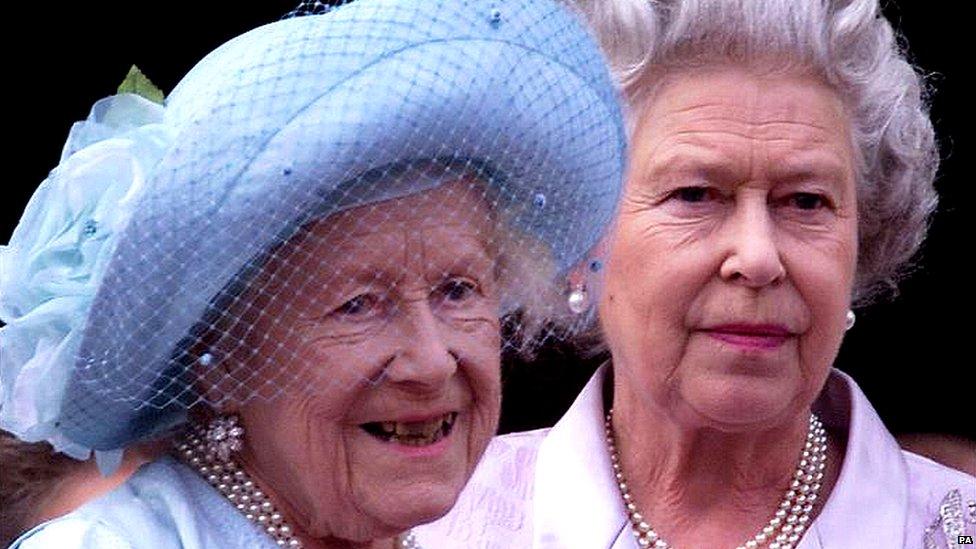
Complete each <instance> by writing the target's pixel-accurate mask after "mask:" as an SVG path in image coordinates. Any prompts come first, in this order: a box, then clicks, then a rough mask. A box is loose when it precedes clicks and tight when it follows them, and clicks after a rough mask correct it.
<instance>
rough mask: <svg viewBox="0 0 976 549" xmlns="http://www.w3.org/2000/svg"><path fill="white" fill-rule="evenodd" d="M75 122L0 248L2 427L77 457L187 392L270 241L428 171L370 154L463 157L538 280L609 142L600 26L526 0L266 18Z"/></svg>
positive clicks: (119, 443)
mask: <svg viewBox="0 0 976 549" xmlns="http://www.w3.org/2000/svg"><path fill="white" fill-rule="evenodd" d="M92 128H94V129H92ZM73 136H74V142H73V141H72V140H71V139H69V144H68V145H66V150H65V157H64V158H63V160H62V164H61V166H59V168H58V169H56V170H55V171H54V172H52V175H51V177H50V178H49V179H48V180H47V181H45V184H43V185H42V187H41V189H39V190H38V193H37V195H35V198H34V199H33V200H32V202H31V204H30V205H29V206H28V210H27V212H25V215H24V219H23V220H22V221H21V224H20V225H19V226H18V228H17V230H16V232H15V234H14V236H13V238H12V239H11V242H10V244H9V245H8V246H7V247H5V248H4V249H3V250H2V256H0V258H2V261H3V263H0V274H2V279H0V289H2V291H3V294H2V297H0V315H2V318H3V320H4V321H5V322H7V324H8V326H6V327H5V328H3V332H2V333H0V345H2V350H3V356H2V358H0V384H2V387H0V390H2V398H3V400H2V409H0V426H2V427H3V428H4V429H7V430H10V431H13V432H14V433H15V434H17V435H18V436H21V438H24V439H26V440H49V441H51V442H52V443H54V444H55V446H56V447H58V448H59V449H61V450H62V451H66V452H68V453H70V454H72V455H75V456H76V457H84V456H85V455H87V453H88V451H89V450H90V449H95V450H113V449H118V448H122V447H124V446H126V445H127V444H129V443H131V442H133V441H135V440H139V439H143V438H147V437H150V436H152V435H154V434H156V433H159V432H160V431H162V430H164V429H167V428H170V427H172V426H174V425H176V424H178V423H180V422H182V421H184V420H185V415H186V410H187V409H188V408H189V407H191V406H193V405H196V404H199V403H201V402H205V399H204V398H203V397H202V396H201V395H199V394H197V391H195V390H194V389H193V388H192V387H191V382H190V381H189V380H188V379H187V377H188V374H187V364H188V363H189V362H191V361H193V360H197V359H198V358H199V357H196V356H193V354H192V352H191V351H190V349H192V348H193V347H194V345H195V344H196V343H197V342H198V340H199V338H200V337H202V335H201V334H202V332H203V331H205V330H206V329H207V328H208V327H212V326H213V322H212V319H213V318H214V315H219V313H220V311H221V310H223V309H225V308H226V307H227V303H228V300H232V299H234V298H235V297H236V296H237V295H239V293H240V291H241V288H242V287H243V286H245V285H246V284H247V281H248V278H249V277H250V276H252V275H253V273H254V271H255V270H256V269H259V268H260V266H261V263H262V261H263V260H264V259H262V258H266V254H267V252H268V250H271V249H273V248H274V247H275V246H276V245H278V244H280V243H281V242H284V241H287V240H288V239H289V238H290V237H291V236H292V235H294V234H295V233H296V231H298V230H299V228H300V227H302V226H303V225H305V224H307V223H308V222H309V221H310V220H314V219H320V218H323V217H326V216H328V215H331V214H334V213H336V212H339V211H342V210H348V209H350V208H355V207H357V206H362V205H365V204H371V203H376V202H380V201H384V200H388V199H392V198H397V197H402V196H405V195H410V194H413V193H420V192H423V191H424V190H427V189H430V188H432V187H433V186H435V185H438V184H440V182H441V181H443V179H444V178H442V177H430V178H425V177H415V178H407V179H404V178H384V177H383V174H385V173H394V172H396V171H397V170H401V171H402V168H403V167H404V166H409V165H411V164H418V163H419V164H421V165H423V164H425V163H426V164H430V163H435V164H438V165H442V166H445V167H446V169H447V170H448V171H450V170H451V169H456V168H458V167H460V168H459V169H466V170H469V171H475V172H477V173H478V174H481V175H482V176H483V178H484V179H485V180H486V181H488V182H489V186H490V187H491V188H490V193H489V194H490V197H491V202H492V205H493V207H494V208H495V209H496V210H497V211H498V212H499V217H500V218H502V219H504V220H506V221H507V222H508V223H509V224H510V225H511V227H512V228H513V230H515V231H517V232H518V233H519V234H523V235H526V237H527V238H528V239H531V240H532V241H534V242H538V243H542V244H543V245H544V246H543V247H544V249H545V253H546V254H548V256H549V257H548V258H547V260H548V261H549V263H550V264H551V265H552V266H553V274H554V276H553V277H552V278H553V280H552V283H553V284H554V285H559V284H564V283H565V282H564V279H563V276H564V275H565V273H566V271H567V270H569V269H570V268H572V266H574V265H575V264H577V263H578V262H580V261H581V260H582V259H583V258H584V257H585V256H586V254H587V253H588V252H589V251H590V250H591V249H592V248H593V246H594V245H595V244H596V243H597V241H598V240H599V238H600V237H601V235H602V233H603V231H604V230H605V229H606V227H607V225H608V224H609V222H610V220H611V218H612V216H613V214H614V212H615V207H616V203H617V199H618V195H619V191H620V186H621V178H622V172H623V167H624V157H625V151H624V143H625V134H624V129H623V124H622V121H621V115H620V110H619V107H618V103H617V97H616V93H615V88H614V86H613V84H612V82H611V79H610V76H609V74H608V71H607V68H606V67H605V65H604V62H603V60H602V58H601V55H600V53H599V50H598V47H597V45H596V44H595V42H594V41H593V40H592V39H591V38H590V36H589V35H588V33H587V31H586V30H585V29H584V27H583V26H582V25H581V23H580V22H579V21H578V19H577V17H576V16H575V15H574V14H573V13H571V12H570V11H568V10H566V9H565V8H564V7H562V6H560V5H557V4H555V3H553V2H550V1H548V0H513V1H481V0H436V1H435V0H431V1H423V2H418V1H415V0H358V1H356V2H352V3H350V4H347V5H343V6H341V7H339V8H336V9H334V10H331V11H330V12H329V13H326V14H323V15H314V16H307V17H298V18H293V19H286V20H283V21H279V22H276V23H272V24H269V25H266V26H263V27H260V28H257V29H255V30H253V31H250V32H248V33H246V34H244V35H241V36H239V37H237V38H235V39H233V40H231V41H230V42H228V43H226V44H224V45H223V46H221V47H219V48H217V49H216V50H215V51H214V52H212V53H211V54H209V55H208V56H207V57H206V58H204V59H203V60H202V61H201V62H200V63H199V64H198V65H197V66H196V67H195V68H194V69H192V70H191V71H190V73H189V74H187V76H186V77H185V78H184V79H183V80H182V81H181V82H180V84H179V85H178V86H177V87H176V89H175V90H174V91H173V92H172V94H171V95H170V97H169V98H168V99H167V101H166V104H165V107H157V106H154V105H151V104H149V103H148V102H146V101H143V100H141V99H139V98H137V97H134V96H117V97H114V98H111V99H110V100H106V101H103V102H102V103H100V104H99V105H97V106H96V109H95V110H93V114H92V118H90V120H89V123H88V125H87V126H86V127H82V126H79V127H77V128H76V131H74V132H73ZM107 174H108V175H107ZM79 181H80V182H79ZM404 181H408V183H409V184H404ZM76 195H77V196H76ZM59 277H60V278H59ZM510 301H511V300H510ZM519 305H520V304H519V303H518V302H517V301H511V302H510V303H508V306H509V308H513V307H515V308H517V307H518V306H519ZM503 312H506V311H503ZM208 319H211V320H208ZM208 360H209V357H208Z"/></svg>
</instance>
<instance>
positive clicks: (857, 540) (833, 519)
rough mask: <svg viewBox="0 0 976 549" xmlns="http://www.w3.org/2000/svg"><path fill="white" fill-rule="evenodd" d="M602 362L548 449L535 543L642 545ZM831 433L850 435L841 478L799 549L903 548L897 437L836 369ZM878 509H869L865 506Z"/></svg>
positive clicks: (828, 415)
mask: <svg viewBox="0 0 976 549" xmlns="http://www.w3.org/2000/svg"><path fill="white" fill-rule="evenodd" d="M608 373H609V372H608V368H607V366H602V367H601V368H600V369H599V370H597V372H596V374H594V376H593V377H592V378H591V379H590V381H589V382H588V383H587V384H586V387H584V388H583V391H582V392H581V393H580V395H579V396H578V397H577V398H576V401H575V402H573V405H572V406H571V407H570V409H569V411H568V412H567V413H566V415H565V416H563V418H562V419H560V420H559V422H558V423H557V424H556V425H555V426H554V427H553V428H552V430H551V431H550V432H549V435H548V436H547V437H546V438H545V440H544V441H543V442H542V444H541V445H540V447H539V454H538V458H537V462H536V475H535V486H534V493H535V496H534V499H535V501H534V502H533V505H534V515H535V528H534V532H533V538H534V540H533V541H534V543H533V547H537V548H555V547H560V548H567V549H572V548H577V547H578V548H587V549H592V548H601V547H606V548H612V549H631V548H635V547H636V543H635V542H634V538H633V536H632V535H631V533H630V528H629V523H628V520H627V516H626V513H625V511H624V506H623V502H622V501H621V499H620V495H619V493H618V491H617V486H616V482H615V481H614V478H613V474H612V473H611V468H610V456H609V454H608V452H607V449H606V444H605V442H604V434H603V410H604V405H603V387H604V380H605V379H606V378H607V374H608ZM814 409H815V410H816V411H817V413H818V414H820V416H821V418H822V420H823V421H824V424H825V425H826V426H827V428H828V430H830V431H833V432H835V433H838V432H839V433H846V436H847V448H846V450H845V454H844V462H843V464H842V466H841V472H840V476H839V478H838V481H837V484H836V485H835V486H834V490H833V492H832V493H831V494H830V497H829V498H828V500H827V503H826V504H825V506H824V508H823V509H822V511H821V513H820V515H819V516H818V517H817V519H816V520H815V521H814V522H813V524H812V525H811V527H810V530H809V531H808V532H807V534H806V535H805V536H804V538H803V541H802V542H801V543H800V545H799V546H797V549H823V548H832V547H899V546H901V544H902V541H903V540H902V536H903V531H904V528H905V524H906V513H907V506H908V471H907V467H906V464H905V461H904V458H903V457H902V453H901V450H900V449H899V447H898V444H897V442H896V441H895V440H894V438H893V437H892V436H891V434H890V433H888V431H887V429H886V428H885V427H884V424H883V423H882V421H881V418H879V417H878V414H877V413H876V412H875V411H874V408H872V406H871V404H870V403H869V402H868V400H867V398H866V397H865V396H864V393H863V392H861V389H860V388H859V387H858V386H857V384H856V383H854V381H853V380H852V379H851V378H850V377H848V376H847V375H846V374H844V373H843V372H840V371H839V370H833V371H832V372H831V374H830V376H829V378H828V380H827V383H826V385H825V387H824V390H823V391H822V392H821V395H820V397H819V398H818V399H817V402H816V403H815V404H814ZM866 509H870V512H865V510H866Z"/></svg>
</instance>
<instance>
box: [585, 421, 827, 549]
mask: <svg viewBox="0 0 976 549" xmlns="http://www.w3.org/2000/svg"><path fill="white" fill-rule="evenodd" d="M604 428H605V432H606V440H607V448H608V449H609V451H610V464H611V465H612V466H613V474H614V478H615V479H616V481H617V487H618V488H619V489H620V495H621V496H622V497H623V500H624V505H625V507H626V509H627V514H628V515H629V518H630V526H631V530H632V532H633V534H634V537H635V538H636V539H637V545H638V546H639V547H654V548H655V549H671V545H670V544H669V543H668V542H667V541H665V540H664V539H663V538H661V535H660V534H658V533H657V532H655V531H654V528H652V527H651V525H650V524H648V522H647V521H646V519H645V518H644V516H643V515H642V514H641V513H640V511H638V510H637V504H635V503H634V497H633V495H631V493H630V487H629V486H628V485H627V481H626V479H625V478H624V474H623V471H622V470H621V466H620V455H619V454H618V453H617V443H616V439H615V438H614V435H613V410H610V413H608V414H607V418H606V422H605V423H604ZM826 466H827V433H826V431H825V430H824V427H823V424H822V423H821V422H820V419H819V418H818V417H817V416H816V415H815V414H810V422H809V426H808V427H807V440H806V444H805V446H804V448H803V451H802V452H801V454H800V461H799V463H798V464H797V468H796V471H795V472H794V473H793V480H792V482H791V483H790V487H789V489H788V490H787V491H786V495H784V496H783V501H782V502H780V504H779V508H778V509H777V510H776V513H775V514H774V515H773V518H771V519H770V520H769V522H768V523H767V524H766V526H764V527H763V528H762V530H760V531H759V533H758V534H756V535H755V536H753V537H752V538H751V539H750V540H749V541H747V542H745V543H744V544H742V545H739V546H738V548H737V549H755V548H757V547H760V546H762V545H764V544H765V543H766V542H770V544H769V549H793V547H794V546H795V545H796V542H797V541H799V540H800V537H801V536H802V535H803V532H804V531H805V530H806V528H807V526H809V523H810V513H811V512H812V511H813V506H814V503H815V502H816V501H817V497H818V493H819V492H820V487H821V481H823V478H824V469H825V468H826Z"/></svg>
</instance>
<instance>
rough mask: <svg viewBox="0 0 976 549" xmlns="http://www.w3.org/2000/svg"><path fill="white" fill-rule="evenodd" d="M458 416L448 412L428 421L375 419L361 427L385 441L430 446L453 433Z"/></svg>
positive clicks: (455, 413)
mask: <svg viewBox="0 0 976 549" xmlns="http://www.w3.org/2000/svg"><path fill="white" fill-rule="evenodd" d="M457 416H458V413H457V412H448V413H446V414H444V415H442V416H438V417H435V418H431V419H428V420H426V421H405V422H404V421H373V422H370V423H363V424H362V425H360V426H359V427H360V428H361V429H362V430H364V431H366V432H367V433H369V434H371V435H373V436H374V437H376V438H378V439H380V440H382V441H383V442H395V443H397V444H405V445H407V446H428V445H430V444H434V443H435V442H437V441H439V440H441V439H442V438H444V437H446V436H447V435H449V434H451V430H452V429H453V428H454V422H455V421H456V420H457Z"/></svg>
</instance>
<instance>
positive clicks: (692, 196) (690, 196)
mask: <svg viewBox="0 0 976 549" xmlns="http://www.w3.org/2000/svg"><path fill="white" fill-rule="evenodd" d="M711 194H712V189H710V188H708V187H681V188H680V189H675V190H674V191H672V192H671V194H670V195H669V196H668V198H674V199H677V200H680V201H681V202H691V203H695V202H704V201H705V200H707V199H709V198H710V197H711V196H710V195H711Z"/></svg>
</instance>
